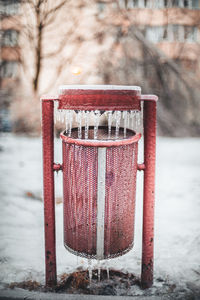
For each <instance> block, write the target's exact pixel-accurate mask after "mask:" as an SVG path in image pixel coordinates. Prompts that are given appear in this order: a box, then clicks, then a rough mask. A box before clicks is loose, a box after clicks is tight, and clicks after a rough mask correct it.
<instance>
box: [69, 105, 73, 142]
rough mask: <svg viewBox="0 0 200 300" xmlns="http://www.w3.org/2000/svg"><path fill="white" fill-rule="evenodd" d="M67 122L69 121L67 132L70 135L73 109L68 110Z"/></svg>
mask: <svg viewBox="0 0 200 300" xmlns="http://www.w3.org/2000/svg"><path fill="white" fill-rule="evenodd" d="M68 122H69V133H68V136H69V137H70V136H71V134H72V122H73V110H69V111H68Z"/></svg>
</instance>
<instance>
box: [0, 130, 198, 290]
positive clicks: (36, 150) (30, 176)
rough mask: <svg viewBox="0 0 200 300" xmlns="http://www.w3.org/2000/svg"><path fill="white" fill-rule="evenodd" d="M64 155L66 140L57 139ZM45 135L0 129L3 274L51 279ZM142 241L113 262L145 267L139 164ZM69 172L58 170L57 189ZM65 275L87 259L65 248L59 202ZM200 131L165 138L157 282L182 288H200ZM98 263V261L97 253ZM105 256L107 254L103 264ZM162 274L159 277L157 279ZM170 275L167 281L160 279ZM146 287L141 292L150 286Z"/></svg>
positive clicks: (160, 146)
mask: <svg viewBox="0 0 200 300" xmlns="http://www.w3.org/2000/svg"><path fill="white" fill-rule="evenodd" d="M55 145H56V151H55V152H56V153H55V156H56V159H55V161H58V162H60V161H61V141H60V140H59V139H56V140H55ZM41 159H42V149H41V139H39V138H28V137H19V136H18V137H17V136H14V135H1V136H0V166H1V167H0V168H1V169H0V170H1V172H0V195H1V201H0V282H1V287H3V286H4V284H5V283H10V282H13V281H23V280H29V279H32V280H37V281H39V282H41V283H44V236H43V204H42V201H41V198H42V160H41ZM137 180H138V184H137V185H138V188H137V207H136V227H135V228H136V229H135V246H134V249H133V250H132V251H130V252H129V253H128V254H126V255H124V256H122V257H120V258H117V259H113V260H110V261H109V262H106V264H109V266H110V267H111V268H112V267H113V268H115V269H119V270H122V271H130V272H133V273H135V274H136V275H138V276H139V275H140V266H141V216H142V214H141V212H142V174H141V173H139V172H138V178H137ZM61 182H62V177H61V174H60V175H55V184H56V196H57V198H59V197H61V195H62V183H61ZM56 222H57V224H56V225H57V229H56V231H57V264H58V275H61V274H62V273H63V272H66V273H68V272H72V271H73V270H75V269H76V268H77V267H82V268H87V266H88V265H87V260H86V259H82V258H77V257H76V256H74V255H72V254H70V253H69V252H67V250H65V248H64V246H63V238H62V236H63V231H62V223H63V216H62V204H57V205H56ZM199 253H200V139H195V138H187V139H178V138H176V139H175V138H158V142H157V173H156V210H155V272H154V277H155V284H154V287H153V288H152V289H151V293H156V291H157V290H158V289H161V290H162V289H163V290H164V288H163V286H164V285H166V283H170V284H172V285H174V286H176V289H177V288H178V289H180V290H181V289H186V290H187V289H192V290H194V289H197V290H198V289H200V254H199ZM92 263H93V266H94V267H95V264H96V262H95V261H93V262H92ZM104 265H105V262H102V267H103V266H104ZM157 279H158V280H157ZM160 280H164V282H162V281H160ZM142 293H143V292H142V291H140V290H139V288H138V289H137V291H136V294H142Z"/></svg>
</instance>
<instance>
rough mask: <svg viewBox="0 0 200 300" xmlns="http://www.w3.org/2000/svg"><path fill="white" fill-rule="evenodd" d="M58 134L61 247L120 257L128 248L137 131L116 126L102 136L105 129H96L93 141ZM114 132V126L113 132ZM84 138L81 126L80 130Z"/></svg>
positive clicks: (131, 236) (83, 253)
mask: <svg viewBox="0 0 200 300" xmlns="http://www.w3.org/2000/svg"><path fill="white" fill-rule="evenodd" d="M93 131H94V128H93V127H90V128H89V137H88V140H85V139H78V129H77V128H74V129H72V133H71V137H68V136H67V135H66V134H65V132H64V133H62V134H61V138H62V143H63V193H64V245H65V247H66V248H67V249H68V250H69V251H71V252H72V253H74V254H76V255H79V256H84V257H87V258H96V259H106V258H113V257H117V256H120V255H122V254H124V253H126V252H128V251H129V250H130V249H131V248H132V247H133V240H134V215H135V192H136V172H137V152H138V140H139V139H140V136H141V135H140V134H139V133H138V134H136V133H135V132H134V131H133V130H130V129H127V133H126V138H124V129H123V128H121V129H120V130H119V137H118V139H117V140H114V139H115V135H114V133H113V134H111V136H110V139H109V140H106V139H105V136H106V135H107V132H108V128H107V127H103V126H101V127H99V129H98V140H93V139H90V136H91V137H92V136H93ZM113 132H114V130H113ZM82 134H83V136H84V128H82Z"/></svg>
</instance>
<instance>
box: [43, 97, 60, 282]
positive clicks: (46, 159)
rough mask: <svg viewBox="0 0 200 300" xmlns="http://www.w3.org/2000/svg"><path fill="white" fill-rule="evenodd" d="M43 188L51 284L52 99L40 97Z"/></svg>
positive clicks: (53, 272)
mask: <svg viewBox="0 0 200 300" xmlns="http://www.w3.org/2000/svg"><path fill="white" fill-rule="evenodd" d="M42 141H43V188H44V226H45V263H46V285H47V286H53V285H55V284H56V282H57V276H56V238H55V195H54V169H53V165H54V101H53V100H52V99H42Z"/></svg>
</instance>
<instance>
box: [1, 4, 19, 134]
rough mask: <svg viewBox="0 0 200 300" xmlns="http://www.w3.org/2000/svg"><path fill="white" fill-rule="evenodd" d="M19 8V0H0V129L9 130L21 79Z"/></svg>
mask: <svg viewBox="0 0 200 300" xmlns="http://www.w3.org/2000/svg"><path fill="white" fill-rule="evenodd" d="M19 8H20V2H19V1H18V0H6V1H5V0H4V1H3V0H1V1H0V16H1V22H0V36H1V39H0V40H1V44H0V66H1V70H0V87H1V92H0V100H1V102H0V130H3V131H9V130H10V129H11V120H10V116H9V105H10V102H11V101H12V99H13V92H14V89H15V87H16V85H17V82H18V80H19V72H18V67H19V63H20V47H19V25H18V24H19V22H18V21H19Z"/></svg>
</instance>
